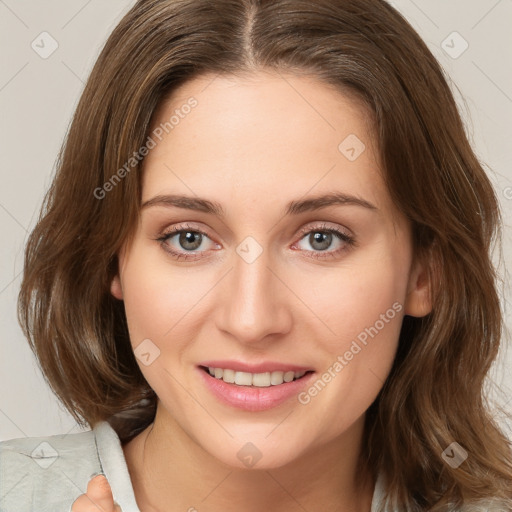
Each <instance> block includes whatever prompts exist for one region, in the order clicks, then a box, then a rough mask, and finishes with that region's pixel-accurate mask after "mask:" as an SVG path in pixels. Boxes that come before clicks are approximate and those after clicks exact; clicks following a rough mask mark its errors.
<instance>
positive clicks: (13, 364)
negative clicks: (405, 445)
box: [0, 0, 512, 440]
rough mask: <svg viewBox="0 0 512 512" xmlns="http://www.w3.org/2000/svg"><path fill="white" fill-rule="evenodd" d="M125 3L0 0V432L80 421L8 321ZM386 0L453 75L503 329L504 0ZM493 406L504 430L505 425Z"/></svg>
mask: <svg viewBox="0 0 512 512" xmlns="http://www.w3.org/2000/svg"><path fill="white" fill-rule="evenodd" d="M132 4H133V1H131V0H108V1H104V0H103V1H102V0H45V1H44V2H41V1H37V0H0V51H1V56H2V60H1V66H0V111H1V117H0V119H1V127H0V130H1V132H0V140H1V141H2V142H1V144H2V146H1V148H2V151H1V157H2V160H1V165H0V173H1V180H0V183H1V185H0V230H1V244H0V322H1V324H0V327H1V328H0V350H1V353H0V440H5V439H10V438H14V437H22V436H43V435H52V434H60V433H68V432H71V431H73V430H75V431H79V430H80V429H79V428H78V427H77V425H76V424H75V422H74V421H73V419H72V418H71V416H70V415H69V414H68V413H67V412H65V411H64V409H63V408H62V407H61V406H60V405H59V404H58V402H57V400H56V399H55V397H54V396H53V395H52V393H51V392H50V390H49V388H48V386H47V385H46V383H45V382H44V380H43V378H42V376H41V373H40V372H39V370H38V368H37V366H36V364H35V359H34V357H33V355H32V352H31V351H30V349H29V347H28V344H27V342H26V340H25V339H24V337H23V335H22V333H21V330H20V328H19V326H18V324H17V320H16V310H15V306H16V298H17V294H18V290H19V285H20V280H21V271H22V264H23V248H24V245H25V242H26V239H27V236H28V233H29V232H30V231H31V229H32V228H33V226H34V223H35V220H36V218H37V215H38V212H39V208H40V205H41V202H42V199H43V194H44V192H45V190H46V189H47V187H48V185H49V183H50V181H51V177H52V175H53V172H54V164H55V160H56V156H57V152H58V150H59V148H60V146H61V143H62V141H63V138H64V135H65V133H66V130H67V127H68V124H69V122H70V119H71V116H72V113H73V110H74V108H75V106H76V104H77V101H78V98H79V96H80V94H81V91H82V88H83V86H84V82H85V80H86V78H87V76H88V73H89V71H90V69H91V68H92V65H93V63H94V61H95V59H96V57H97V56H98V53H99V51H100V49H101V47H102V46H103V44H104V42H105V40H106V38H107V36H108V35H109V34H110V32H111V31H112V29H113V28H114V26H115V25H116V24H117V23H118V21H119V20H120V19H121V17H122V16H123V15H124V13H126V12H127V11H128V9H129V8H130V7H131V5H132ZM393 4H394V5H395V7H397V8H398V9H399V10H400V11H401V12H403V13H404V14H405V16H406V17H407V18H408V19H409V20H410V22H411V23H412V25H413V26H414V27H415V28H416V29H417V30H418V32H419V33H420V35H421V36H422V37H423V38H424V40H425V41H426V42H427V43H428V46H429V47H430V48H431V50H432V52H433V53H434V54H435V56H436V57H437V58H438V60H439V61H440V62H441V64H442V66H443V67H444V69H445V70H446V71H447V73H448V74H449V75H450V77H451V79H452V80H453V87H454V90H455V92H456V94H457V98H458V102H459V104H460V107H461V109H462V112H463V115H464V118H465V119H466V120H467V127H468V133H469V135H470V137H471V140H472V141H473V143H474V146H475V148H476V151H477V154H478V156H479V158H480V159H481V160H482V162H484V163H485V164H486V168H487V169H488V170H489V175H490V177H491V179H492V181H493V183H494V185H495V187H496V191H497V193H498V195H499V197H500V200H501V205H502V209H503V215H504V220H505V225H506V229H505V232H504V257H503V259H504V261H505V266H503V265H502V266H501V275H502V276H503V278H504V279H505V281H504V283H503V286H502V296H503V307H504V309H505V312H506V317H507V325H508V326H509V329H510V326H512V316H511V314H510V306H509V303H510V298H511V296H512V294H511V291H510V279H508V277H507V276H506V274H505V268H506V264H507V262H508V267H509V269H510V268H511V265H510V263H511V262H512V230H511V229H510V224H511V220H512V171H511V163H512V158H511V156H512V149H511V147H512V128H511V126H512V123H511V122H512V66H511V49H512V30H511V27H512V1H511V0H448V1H447V0H428V1H427V0H414V1H413V0H395V1H394V2H393ZM459 91H460V93H459ZM460 94H462V96H463V97H464V98H465V100H462V99H461V96H460ZM496 261H497V262H498V258H496ZM509 339H510V338H509ZM508 346H510V341H509V342H508ZM505 348H506V347H504V349H505ZM511 352H512V351H511V350H510V349H509V348H507V350H506V351H505V350H504V351H503V352H502V354H501V356H500V359H499V361H498V362H497V364H496V365H495V367H494V369H493V373H492V376H493V380H494V382H496V384H497V385H498V386H500V387H501V389H502V390H503V393H501V394H495V393H492V394H491V395H490V396H491V398H495V399H496V400H497V401H498V403H500V404H506V403H507V402H508V405H507V406H506V407H507V409H508V410H512V376H511V375H510V373H511V372H510V368H511V367H512V364H511V363H512V354H511ZM497 417H498V419H499V421H500V422H502V424H503V425H504V426H505V427H506V428H507V431H508V433H509V435H510V436H511V438H512V435H511V432H512V431H511V430H509V429H510V425H508V424H506V423H504V422H503V420H502V419H500V418H501V417H500V416H497Z"/></svg>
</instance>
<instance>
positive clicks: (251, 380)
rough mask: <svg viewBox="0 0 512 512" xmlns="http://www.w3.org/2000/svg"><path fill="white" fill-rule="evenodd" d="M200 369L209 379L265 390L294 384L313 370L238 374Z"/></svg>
mask: <svg viewBox="0 0 512 512" xmlns="http://www.w3.org/2000/svg"><path fill="white" fill-rule="evenodd" d="M200 368H201V369H202V370H203V371H204V372H206V373H207V374H208V375H210V377H212V378H214V379H217V380H222V381H224V382H226V383H227V384H234V385H236V386H245V387H259V388H265V387H270V386H280V385H283V384H286V383H288V382H294V381H296V380H300V379H302V378H303V377H304V376H305V375H308V374H310V373H314V372H313V370H308V371H300V372H293V371H288V372H284V371H273V372H264V373H248V372H239V371H235V370H231V369H224V368H212V367H206V366H200Z"/></svg>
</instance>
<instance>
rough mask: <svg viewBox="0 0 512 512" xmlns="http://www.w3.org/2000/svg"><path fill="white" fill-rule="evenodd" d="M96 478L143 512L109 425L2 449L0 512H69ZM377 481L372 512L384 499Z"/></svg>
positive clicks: (126, 511)
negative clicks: (96, 475)
mask: <svg viewBox="0 0 512 512" xmlns="http://www.w3.org/2000/svg"><path fill="white" fill-rule="evenodd" d="M93 473H104V474H105V476H106V477H107V479H108V481H109V483H110V486H111V488H112V493H113V495H114V500H115V501H116V502H117V503H118V504H119V505H120V506H121V509H122V511H123V512H140V511H139V508H138V507H137V502H136V501H135V495H134V492H133V487H132V483H131V480H130V474H129V472H128V467H127V465H126V460H125V458H124V452H123V450H122V447H121V442H120V440H119V437H118V436H117V434H116V432H115V430H114V429H113V428H112V427H111V426H110V424H109V423H108V422H106V421H103V422H101V423H98V424H96V426H95V427H94V428H93V429H92V430H89V431H86V432H79V433H75V434H64V435H55V436H48V437H27V438H20V439H11V440H8V441H3V442H1V443H0V512H69V511H70V510H71V505H72V503H73V501H75V500H76V499H77V498H78V497H79V496H80V495H81V494H84V493H85V491H86V489H87V483H88V482H89V479H90V476H91V475H92V474H93ZM383 490H384V489H383V481H382V478H380V477H379V478H378V479H377V483H376V486H375V491H374V495H373V500H372V508H371V512H377V510H378V508H377V505H379V504H380V502H381V500H382V495H383Z"/></svg>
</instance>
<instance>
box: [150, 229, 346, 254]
mask: <svg viewBox="0 0 512 512" xmlns="http://www.w3.org/2000/svg"><path fill="white" fill-rule="evenodd" d="M183 232H191V233H195V234H200V235H203V236H205V237H207V238H210V237H209V236H208V234H207V233H205V232H204V231H202V230H200V229H197V228H194V227H193V226H189V225H187V224H180V225H177V226H173V227H172V228H170V229H168V230H166V231H165V232H164V233H162V236H160V237H158V238H157V239H156V240H157V241H158V242H160V244H161V245H162V248H163V249H164V250H165V251H166V252H168V253H169V254H170V255H171V256H172V257H173V258H176V259H177V260H180V259H183V260H190V259H194V257H195V256H196V254H197V252H191V251H189V253H188V254H187V253H181V252H177V251H175V250H173V249H170V248H169V245H168V244H167V243H166V242H168V241H169V239H170V238H172V237H173V236H174V235H176V234H179V233H183ZM311 233H331V234H333V235H335V236H336V237H337V238H338V239H339V240H341V241H342V242H345V243H346V244H347V245H346V246H344V247H342V248H341V249H338V250H336V251H306V252H310V253H312V254H311V256H310V257H311V258H315V259H319V260H320V259H327V258H334V257H336V256H338V255H339V254H341V253H343V252H345V251H347V250H348V249H350V248H351V247H353V246H354V245H356V242H355V239H354V237H352V236H350V235H348V234H347V233H345V232H343V231H341V230H340V229H337V228H333V227H327V226H326V225H325V224H323V225H321V226H315V227H313V228H303V229H301V230H300V232H299V235H300V238H299V242H300V241H301V240H302V239H303V238H304V237H305V236H306V235H309V234H311Z"/></svg>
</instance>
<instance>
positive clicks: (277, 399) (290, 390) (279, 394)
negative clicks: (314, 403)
mask: <svg viewBox="0 0 512 512" xmlns="http://www.w3.org/2000/svg"><path fill="white" fill-rule="evenodd" d="M197 370H198V372H199V373H200V375H201V378H202V379H203V382H204V383H205V385H206V387H207V388H208V389H209V390H210V391H211V392H212V393H213V394H214V395H215V396H216V397H217V398H218V399H219V400H220V401H221V402H223V403H224V404H227V405H230V406H232V407H236V408H237V409H242V410H244V411H251V412H257V411H266V410H268V409H272V408H273V407H277V406H279V405H281V404H283V403H284V402H286V401H287V400H289V399H290V398H292V397H293V396H297V395H298V394H299V393H300V392H301V390H302V389H303V388H304V387H306V386H307V385H308V384H309V382H310V381H311V379H312V378H313V377H314V375H315V372H312V373H308V374H306V375H304V376H303V377H301V378H300V379H297V380H294V381H292V382H283V384H278V385H277V386H268V387H257V386H238V385H236V384H228V383H227V382H224V381H223V380H222V379H216V378H215V377H212V376H211V375H210V374H209V373H208V372H206V371H204V370H203V369H202V368H200V367H198V368H197Z"/></svg>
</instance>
